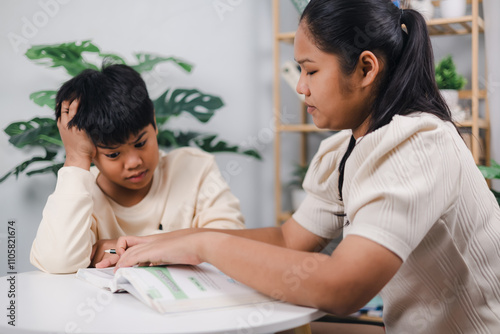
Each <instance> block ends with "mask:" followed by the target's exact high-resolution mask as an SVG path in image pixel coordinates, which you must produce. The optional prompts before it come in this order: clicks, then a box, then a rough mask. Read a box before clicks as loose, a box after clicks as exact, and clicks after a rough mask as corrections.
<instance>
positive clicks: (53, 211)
mask: <svg viewBox="0 0 500 334" xmlns="http://www.w3.org/2000/svg"><path fill="white" fill-rule="evenodd" d="M77 109H78V101H73V103H71V106H70V105H69V103H68V102H63V103H62V107H61V110H62V112H61V117H60V118H59V119H58V122H57V125H58V128H59V132H60V134H61V139H62V140H63V143H64V147H65V150H66V162H65V167H63V168H61V170H59V173H58V180H57V185H56V190H55V191H54V193H53V194H52V195H50V196H49V198H48V200H47V204H46V205H45V209H44V211H43V218H42V222H41V223H40V226H39V228H38V232H37V235H36V238H35V240H34V242H33V245H32V248H31V255H30V260H31V263H32V264H33V265H34V266H36V267H37V268H39V269H41V270H43V271H46V272H50V273H71V272H75V271H76V270H77V269H78V268H82V267H88V265H89V264H90V257H91V252H92V245H93V244H94V243H95V241H96V240H95V239H96V237H95V234H94V232H93V231H92V230H91V226H92V219H93V218H92V212H93V201H92V195H91V190H92V185H93V183H94V177H93V176H92V174H91V173H90V172H89V171H88V170H89V169H90V163H91V161H92V157H93V155H94V154H95V146H94V145H93V143H92V141H91V140H90V139H89V138H88V136H87V134H86V133H85V132H84V131H81V130H78V129H77V128H76V127H73V128H71V129H68V122H69V121H70V120H71V119H72V118H73V117H74V115H75V114H76V112H77Z"/></svg>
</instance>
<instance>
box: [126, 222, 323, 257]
mask: <svg viewBox="0 0 500 334" xmlns="http://www.w3.org/2000/svg"><path fill="white" fill-rule="evenodd" d="M205 232H219V233H225V234H228V235H233V236H237V237H241V238H245V239H250V240H255V241H260V242H264V243H267V244H271V245H275V246H280V247H285V248H290V249H296V250H303V251H317V252H319V251H321V250H322V249H323V248H324V247H326V245H327V244H328V242H329V239H326V238H322V237H319V236H317V235H315V234H313V233H311V232H309V231H308V230H306V229H305V228H303V227H302V226H301V225H300V224H299V223H297V222H296V221H295V220H294V219H293V218H290V219H288V220H287V221H286V222H285V223H284V224H283V225H281V226H279V227H265V228H258V229H244V230H232V229H230V230H223V229H211V228H187V229H182V230H177V231H172V232H167V233H160V234H154V235H149V236H145V237H136V236H126V237H121V238H119V239H118V242H117V244H116V250H117V253H118V254H121V253H123V252H124V251H125V250H126V249H128V248H130V247H132V246H136V245H139V244H144V243H152V242H158V243H163V242H168V241H170V240H174V239H177V238H179V237H183V236H187V235H191V234H197V233H205Z"/></svg>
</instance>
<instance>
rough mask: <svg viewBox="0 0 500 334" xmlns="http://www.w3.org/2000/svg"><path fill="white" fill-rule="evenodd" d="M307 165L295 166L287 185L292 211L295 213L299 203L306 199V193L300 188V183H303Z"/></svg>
mask: <svg viewBox="0 0 500 334" xmlns="http://www.w3.org/2000/svg"><path fill="white" fill-rule="evenodd" d="M308 168H309V165H305V166H303V165H299V164H297V165H295V168H294V171H293V174H292V175H293V179H292V181H290V183H288V187H289V189H290V197H291V200H292V210H293V211H295V210H297V209H298V208H299V205H300V203H302V201H303V200H304V198H305V197H306V192H305V190H304V189H303V188H302V183H304V178H305V177H306V173H307V169H308Z"/></svg>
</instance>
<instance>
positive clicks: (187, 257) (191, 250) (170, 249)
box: [115, 232, 212, 271]
mask: <svg viewBox="0 0 500 334" xmlns="http://www.w3.org/2000/svg"><path fill="white" fill-rule="evenodd" d="M206 233H212V232H206ZM206 233H203V234H206ZM144 239H146V238H138V237H123V238H120V239H119V240H118V243H117V252H118V254H120V259H119V260H118V262H117V264H116V269H115V271H116V270H117V269H118V268H120V267H131V266H133V265H150V264H155V265H158V264H191V265H197V264H200V263H202V262H204V261H203V260H202V259H201V258H200V257H199V254H202V253H203V252H202V250H201V249H200V248H201V247H202V246H203V243H202V242H200V241H201V240H200V239H201V234H191V235H187V236H182V237H179V238H175V239H170V240H168V241H164V240H162V239H156V240H154V241H151V242H145V241H144Z"/></svg>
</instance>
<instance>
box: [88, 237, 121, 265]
mask: <svg viewBox="0 0 500 334" xmlns="http://www.w3.org/2000/svg"><path fill="white" fill-rule="evenodd" d="M116 242H117V239H101V240H98V241H97V242H96V243H95V244H94V246H92V255H91V258H92V260H91V263H90V266H91V267H96V268H107V267H113V266H114V265H115V264H116V262H118V259H119V258H120V257H119V256H118V255H117V254H108V253H105V252H104V251H105V250H106V249H114V248H115V247H116V244H117V243H116Z"/></svg>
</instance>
